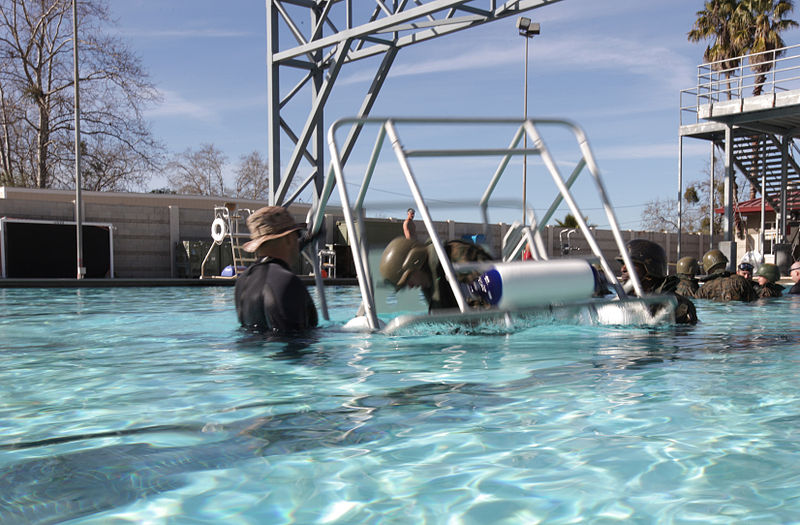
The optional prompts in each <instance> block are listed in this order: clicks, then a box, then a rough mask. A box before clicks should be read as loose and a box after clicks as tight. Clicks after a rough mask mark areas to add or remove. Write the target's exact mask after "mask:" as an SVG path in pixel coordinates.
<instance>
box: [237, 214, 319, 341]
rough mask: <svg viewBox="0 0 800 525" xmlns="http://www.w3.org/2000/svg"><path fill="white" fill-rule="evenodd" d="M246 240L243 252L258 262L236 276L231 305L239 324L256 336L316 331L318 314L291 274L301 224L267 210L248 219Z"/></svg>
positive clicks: (287, 216) (300, 283) (286, 216)
mask: <svg viewBox="0 0 800 525" xmlns="http://www.w3.org/2000/svg"><path fill="white" fill-rule="evenodd" d="M247 227H248V228H249V229H250V239H251V240H250V241H249V242H247V243H245V244H244V245H243V246H242V248H243V249H244V250H246V251H248V252H252V253H255V254H256V255H257V256H258V257H260V258H261V259H260V260H259V261H258V262H257V263H255V264H253V265H252V266H250V267H249V268H248V269H247V270H245V271H244V272H243V273H242V274H241V275H239V277H238V279H237V280H236V290H235V294H234V295H235V301H236V313H237V314H238V316H239V322H240V323H241V324H242V326H244V327H245V328H247V329H249V330H254V331H258V332H279V333H291V332H298V331H301V330H306V329H308V328H314V327H315V326H317V309H316V307H315V306H314V302H313V301H312V300H311V296H310V295H309V294H308V290H306V287H305V285H303V283H302V282H301V281H300V279H298V278H297V276H296V275H295V274H294V272H293V271H292V270H291V267H290V265H292V264H296V263H297V261H298V258H299V255H300V249H299V246H298V241H299V238H300V232H301V231H302V230H303V229H304V228H305V224H298V223H295V222H294V219H292V216H291V215H289V212H288V211H286V210H285V209H284V208H282V207H280V206H266V207H264V208H261V209H259V210H256V211H255V212H253V214H251V215H250V216H249V217H248V218H247Z"/></svg>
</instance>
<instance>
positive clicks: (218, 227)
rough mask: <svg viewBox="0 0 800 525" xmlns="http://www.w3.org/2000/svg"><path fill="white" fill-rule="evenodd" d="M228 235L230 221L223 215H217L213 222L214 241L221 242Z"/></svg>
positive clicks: (212, 233)
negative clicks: (226, 220)
mask: <svg viewBox="0 0 800 525" xmlns="http://www.w3.org/2000/svg"><path fill="white" fill-rule="evenodd" d="M226 235H228V223H227V222H225V219H223V218H222V217H217V218H216V219H214V222H212V223H211V238H212V239H214V242H216V243H221V242H222V241H223V240H225V236H226Z"/></svg>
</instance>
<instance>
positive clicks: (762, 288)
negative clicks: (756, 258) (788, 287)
mask: <svg viewBox="0 0 800 525" xmlns="http://www.w3.org/2000/svg"><path fill="white" fill-rule="evenodd" d="M755 277H756V285H755V290H756V295H758V298H759V299H764V298H767V297H780V296H782V295H783V286H781V285H780V284H778V283H777V282H776V281H777V280H778V279H780V278H781V271H780V269H779V268H778V267H777V266H776V265H774V264H772V263H764V264H762V265H761V266H759V267H758V271H757V272H756V273H755Z"/></svg>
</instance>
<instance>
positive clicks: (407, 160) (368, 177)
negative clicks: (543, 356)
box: [309, 117, 643, 329]
mask: <svg viewBox="0 0 800 525" xmlns="http://www.w3.org/2000/svg"><path fill="white" fill-rule="evenodd" d="M366 124H371V125H377V127H378V132H377V137H376V141H375V145H374V147H373V150H372V154H371V156H370V159H369V161H368V162H367V163H366V170H365V173H364V176H363V178H362V183H361V185H360V187H359V190H358V194H357V197H356V198H355V200H354V201H352V202H351V199H350V195H349V194H348V184H346V177H345V173H344V162H343V160H342V156H341V152H340V147H339V143H338V142H337V140H336V133H337V131H338V130H339V129H340V128H342V127H343V126H352V125H359V126H364V125H366ZM405 125H411V126H450V128H449V130H452V132H451V133H450V135H453V134H455V133H457V132H458V131H460V130H463V129H464V128H465V127H468V126H498V125H504V126H508V127H509V128H511V129H513V130H514V132H513V138H512V140H511V142H510V144H509V146H507V147H497V148H495V147H489V148H469V147H445V148H436V147H430V148H429V147H425V148H418V149H410V148H406V147H404V146H403V141H402V140H401V133H400V131H399V128H400V127H402V126H405ZM547 127H556V128H558V129H559V130H567V131H568V132H570V133H571V134H572V136H573V137H574V139H575V141H576V143H577V149H578V152H579V153H580V159H579V160H578V162H577V163H576V166H575V168H574V169H573V170H572V172H571V174H570V177H569V178H568V180H566V181H565V180H564V178H563V176H562V175H561V172H560V168H559V163H558V162H556V159H555V157H554V156H553V154H552V153H551V151H550V149H548V147H547V146H546V145H545V141H544V135H543V133H542V128H547ZM525 134H527V136H528V138H529V142H530V144H531V145H532V146H531V147H523V148H520V147H518V146H519V142H520V139H521V138H522V137H523V136H524V135H525ZM451 138H452V137H451ZM386 139H389V142H390V144H391V148H392V150H393V151H394V153H395V156H396V158H397V161H398V163H399V165H400V168H401V171H402V173H403V175H404V178H405V180H406V183H407V185H408V188H409V191H410V193H411V196H412V197H413V200H414V203H415V205H416V209H417V211H418V214H419V216H420V217H421V218H422V221H423V223H424V225H425V228H426V230H427V233H428V235H429V236H430V238H431V241H432V245H433V248H434V249H435V250H436V253H437V256H438V259H439V262H440V264H441V265H442V268H443V270H444V272H445V275H446V276H447V280H448V283H449V284H450V286H451V289H452V291H453V295H454V296H455V299H456V301H457V303H458V307H459V310H460V311H461V312H462V313H466V312H467V311H468V310H469V309H470V307H469V306H468V305H467V302H466V298H465V297H464V294H463V292H462V290H461V288H460V287H459V285H458V280H457V278H456V272H455V269H454V267H453V265H452V264H451V262H450V261H449V259H448V257H447V254H446V253H445V251H444V244H443V243H442V240H441V239H440V238H439V235H438V233H437V231H436V228H435V226H434V223H433V219H432V218H431V215H430V212H429V209H428V206H427V204H426V200H425V198H424V197H423V195H422V192H421V190H420V187H419V184H418V182H417V177H416V175H415V173H414V170H413V168H412V166H411V160H412V159H415V158H421V157H424V158H429V157H452V158H457V157H476V156H480V157H500V159H501V160H500V163H499V166H498V168H497V170H496V171H495V173H494V175H493V176H492V177H490V181H489V184H488V187H487V189H486V190H485V192H484V193H483V197H482V199H481V201H480V205H479V207H480V211H481V212H482V215H483V220H484V225H486V224H487V223H488V213H487V207H488V205H489V202H490V200H491V197H492V193H493V191H494V189H495V187H496V186H497V183H498V180H499V179H500V177H502V175H503V174H504V173H505V168H506V167H507V166H508V163H509V160H510V158H511V157H513V156H522V155H538V156H539V157H540V159H541V161H542V164H543V165H544V167H545V169H546V171H547V172H548V173H549V174H550V176H551V178H552V180H553V183H554V184H555V187H556V192H555V197H554V199H553V202H552V205H551V206H550V208H549V209H548V213H547V214H546V216H545V217H544V219H545V220H543V221H536V218H535V214H534V213H533V210H532V209H528V210H527V213H528V214H529V215H530V216H531V219H532V220H531V225H532V226H531V229H532V230H533V231H529V232H527V233H526V235H525V239H526V240H527V241H529V242H530V241H534V242H533V243H532V244H537V242H536V238H535V235H534V234H536V233H538V232H540V231H541V230H542V229H543V228H544V227H545V226H546V223H547V220H549V219H550V217H551V216H552V213H553V212H554V210H555V209H556V208H557V207H558V205H559V204H560V203H561V202H564V203H566V205H567V206H568V207H569V209H570V212H571V213H572V214H573V215H574V217H575V218H576V220H577V221H578V225H579V228H580V230H581V232H582V233H583V235H584V237H585V239H586V241H587V242H588V244H589V245H590V248H591V250H592V252H593V254H594V255H595V256H596V258H597V260H598V261H599V262H600V264H601V266H602V268H603V271H604V273H605V274H606V277H607V279H608V281H609V283H610V284H611V285H612V286H613V287H614V288H615V289H616V290H617V294H618V295H619V296H620V297H624V296H625V295H626V294H625V292H624V290H623V289H622V286H621V284H620V283H619V281H618V279H617V277H616V275H615V274H614V271H613V269H612V268H611V266H610V264H609V263H608V261H607V260H606V259H605V257H604V256H603V253H602V252H601V251H600V248H599V246H598V245H597V242H596V240H595V238H594V234H593V232H592V231H591V229H590V228H589V226H588V224H586V222H585V220H584V219H583V217H584V214H583V213H582V212H581V210H580V208H579V207H578V205H577V202H576V201H575V199H574V197H573V195H572V193H571V191H570V190H571V186H572V185H573V183H574V182H575V180H576V179H577V177H578V175H579V174H580V173H581V172H582V171H583V170H584V169H585V168H586V169H588V171H589V173H590V175H591V178H592V180H593V181H594V183H595V185H596V189H597V193H598V197H599V199H600V201H601V203H602V205H603V209H604V210H605V212H606V217H607V219H608V222H609V225H610V226H611V230H612V232H613V236H614V239H615V241H616V244H617V246H618V249H619V252H620V254H621V256H622V259H623V262H624V264H626V265H627V266H628V267H629V268H630V267H632V262H631V260H630V257H629V255H628V253H627V250H626V249H625V244H624V240H623V238H622V234H621V232H620V230H619V226H618V222H617V220H616V216H615V213H614V210H613V208H612V206H611V203H610V201H609V198H608V195H607V193H606V190H605V186H604V183H603V181H602V179H601V177H600V171H599V168H598V166H597V163H596V161H595V159H594V155H593V154H592V151H591V148H590V147H589V143H588V139H587V137H586V135H585V134H584V132H583V130H582V129H581V128H580V127H578V126H577V125H575V124H574V123H572V122H569V121H566V120H555V119H528V120H522V119H490V118H474V119H467V118H378V117H371V118H345V119H340V120H338V121H336V122H335V123H334V124H333V125H332V126H331V127H330V129H329V131H328V145H329V148H330V153H331V169H330V171H329V174H328V176H327V177H326V180H325V184H324V186H323V191H322V193H321V197H320V200H319V202H318V204H317V206H316V210H314V211H313V212H310V213H309V216H310V217H312V219H311V220H312V226H311V229H312V232H313V231H314V230H315V229H316V228H317V227H318V224H319V220H320V218H321V217H322V214H323V213H324V208H325V206H326V205H327V201H328V199H329V198H330V195H331V193H332V191H333V188H334V186H336V187H337V188H338V190H339V197H340V200H341V205H342V212H343V215H344V218H345V223H346V227H347V234H348V237H349V239H350V245H351V249H352V253H353V263H354V266H355V270H356V275H357V277H358V282H359V287H360V291H361V295H362V300H363V310H364V314H365V316H366V319H367V321H368V323H369V325H370V327H371V328H372V329H378V327H379V321H378V318H377V312H376V308H375V302H374V290H373V289H372V275H371V270H370V268H369V265H368V257H367V255H368V253H367V242H366V237H365V231H364V202H365V197H366V194H367V189H368V188H369V186H370V183H371V181H372V178H373V175H374V174H375V169H376V165H377V158H378V155H379V154H380V152H381V151H382V149H383V146H384V143H385V142H386ZM451 142H452V141H451ZM350 180H351V181H352V179H350ZM631 281H632V284H633V287H634V290H635V291H636V293H637V295H639V296H641V295H643V293H642V288H641V284H640V282H639V280H638V278H637V276H636V275H635V273H633V274H631Z"/></svg>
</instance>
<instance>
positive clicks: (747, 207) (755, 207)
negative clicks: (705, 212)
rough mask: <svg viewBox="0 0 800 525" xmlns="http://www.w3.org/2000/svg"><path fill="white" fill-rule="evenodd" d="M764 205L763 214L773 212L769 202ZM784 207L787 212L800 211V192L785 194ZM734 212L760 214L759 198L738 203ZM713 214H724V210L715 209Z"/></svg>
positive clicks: (722, 208)
mask: <svg viewBox="0 0 800 525" xmlns="http://www.w3.org/2000/svg"><path fill="white" fill-rule="evenodd" d="M776 200H777V199H776ZM764 204H765V205H764V211H765V212H770V213H774V212H775V210H773V209H772V206H770V204H769V201H767V202H765V203H764ZM786 207H787V208H788V209H789V210H800V191H797V190H794V191H787V192H786ZM734 212H737V213H761V197H758V198H756V199H749V200H746V201H742V202H740V203H739V204H738V205H737V206H734ZM714 213H719V214H720V215H722V214H724V213H725V208H724V207H722V206H720V207H718V208H715V209H714Z"/></svg>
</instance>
